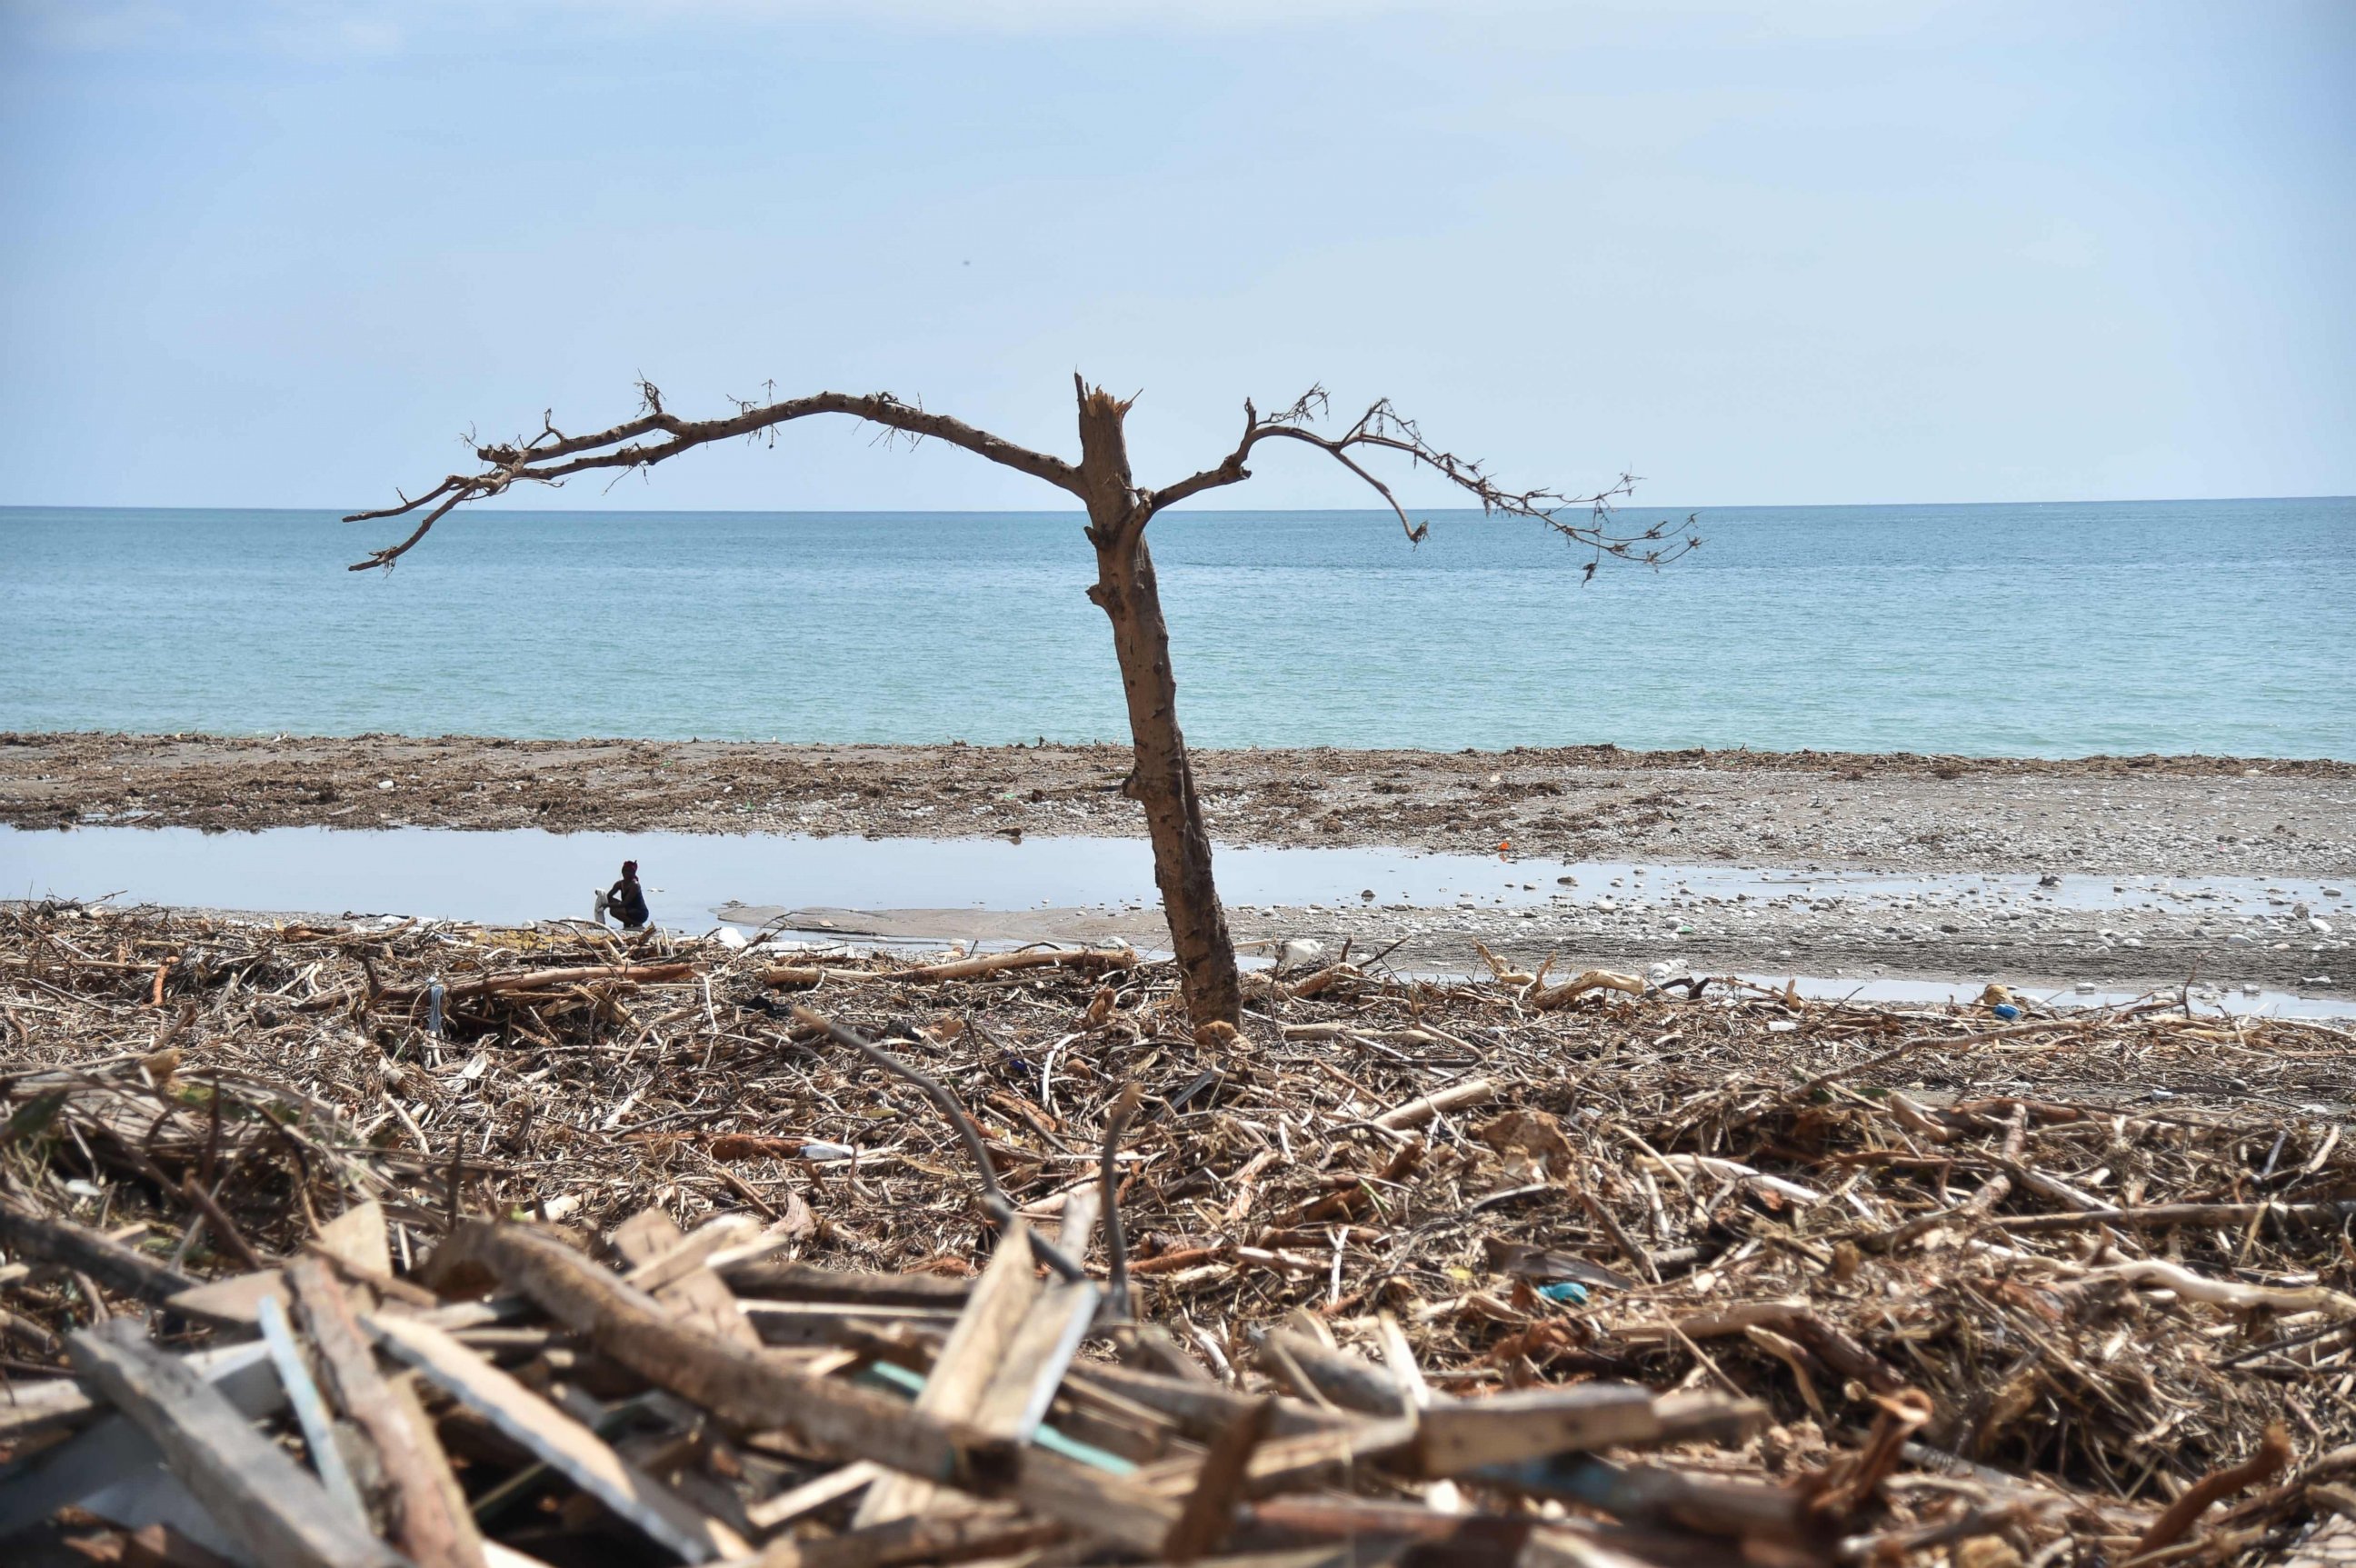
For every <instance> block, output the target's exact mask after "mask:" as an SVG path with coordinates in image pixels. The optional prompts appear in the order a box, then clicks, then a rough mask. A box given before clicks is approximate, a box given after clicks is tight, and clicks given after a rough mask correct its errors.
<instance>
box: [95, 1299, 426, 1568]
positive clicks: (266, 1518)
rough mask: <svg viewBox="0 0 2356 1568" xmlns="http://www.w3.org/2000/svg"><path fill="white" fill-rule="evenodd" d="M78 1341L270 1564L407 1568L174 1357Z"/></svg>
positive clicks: (108, 1388) (174, 1467) (110, 1388)
mask: <svg viewBox="0 0 2356 1568" xmlns="http://www.w3.org/2000/svg"><path fill="white" fill-rule="evenodd" d="M70 1352H71V1354H72V1356H73V1360H74V1365H75V1366H77V1367H78V1368H80V1369H81V1372H82V1375H83V1376H84V1377H86V1378H88V1379H89V1380H90V1381H91V1384H92V1385H93V1386H94V1387H96V1388H97V1389H98V1390H99V1391H100V1392H102V1393H103V1394H104V1395H105V1396H106V1398H107V1399H108V1401H109V1402H112V1404H113V1405H114V1406H115V1407H116V1408H118V1409H119V1410H121V1411H122V1412H123V1413H124V1414H125V1415H127V1416H129V1417H130V1418H131V1419H132V1420H133V1421H134V1422H136V1423H138V1424H139V1426H140V1428H141V1430H143V1431H145V1433H146V1434H147V1435H148V1436H149V1437H150V1438H151V1439H153V1440H154V1442H155V1446H156V1447H157V1448H159V1449H161V1450H162V1451H163V1455H164V1462H165V1464H166V1466H169V1467H170V1469H171V1471H172V1474H173V1475H174V1476H176V1477H178V1478H179V1480H180V1481H181V1483H182V1484H183V1485H185V1486H186V1487H187V1488H188V1490H189V1491H190V1492H191V1493H193V1494H194V1495H195V1496H196V1498H197V1499H198V1501H199V1502H201V1503H203V1504H204V1506H205V1509H206V1511H207V1512H209V1514H210V1515H211V1516H212V1517H213V1519H214V1520H216V1521H217V1522H218V1523H219V1524H220V1526H221V1528H222V1529H223V1530H225V1531H227V1532H228V1533H229V1534H230V1536H231V1537H232V1538H234V1539H235V1540H236V1541H238V1542H239V1544H241V1546H243V1547H244V1548H245V1549H246V1550H247V1551H248V1552H251V1553H252V1557H253V1559H254V1561H255V1562H256V1563H260V1564H261V1565H262V1568H402V1565H403V1559H402V1556H401V1554H400V1553H399V1552H395V1551H393V1550H392V1548H391V1547H389V1546H387V1545H386V1544H385V1543H384V1542H382V1541H379V1540H377V1539H376V1538H375V1537H374V1536H372V1535H369V1534H368V1533H367V1532H366V1531H364V1530H359V1529H357V1528H356V1527H354V1526H353V1524H352V1523H351V1521H350V1520H348V1519H346V1518H345V1517H344V1514H343V1511H342V1510H341V1509H338V1508H337V1506H336V1504H335V1502H334V1501H333V1500H332V1499H331V1498H328V1496H327V1491H326V1490H325V1489H324V1488H323V1487H321V1486H320V1485H319V1483H318V1482H316V1481H315V1480H313V1479H312V1478H311V1477H309V1476H307V1475H305V1474H304V1473H303V1471H302V1469H301V1468H300V1467H299V1466H296V1464H295V1461H294V1460H293V1459H291V1458H289V1457H288V1456H287V1455H286V1453H285V1451H284V1449H281V1448H280V1447H279V1446H278V1445H277V1444H274V1443H272V1442H271V1441H270V1440H269V1439H268V1438H265V1437H264V1436H262V1434H260V1433H259V1432H257V1431H255V1430H254V1429H253V1427H252V1425H250V1424H249V1423H247V1421H246V1418H245V1417H244V1415H243V1414H241V1412H239V1411H238V1409H237V1407H236V1406H235V1405H233V1404H231V1403H230V1402H229V1401H228V1399H227V1398H225V1397H224V1396H223V1395H222V1394H221V1393H220V1391H219V1390H217V1389H215V1388H213V1387H212V1385H211V1384H209V1383H208V1382H206V1381H205V1380H203V1379H202V1378H199V1377H198V1376H197V1374H196V1373H194V1372H192V1371H190V1370H189V1369H187V1368H186V1367H183V1366H182V1365H180V1363H179V1362H178V1361H177V1360H176V1359H173V1358H172V1357H170V1356H167V1355H165V1354H164V1353H163V1352H161V1351H159V1350H156V1349H154V1348H151V1347H149V1346H147V1345H145V1344H140V1343H134V1342H131V1341H127V1340H115V1339H112V1338H110V1337H106V1336H104V1335H102V1334H100V1333H98V1332H96V1331H93V1330H84V1331H83V1332H81V1333H80V1334H76V1335H75V1336H73V1337H72V1339H71V1340H70Z"/></svg>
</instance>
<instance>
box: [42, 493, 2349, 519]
mask: <svg viewBox="0 0 2356 1568" xmlns="http://www.w3.org/2000/svg"><path fill="white" fill-rule="evenodd" d="M2345 500H2356V493H2351V494H2345V495H2343V494H2336V493H2327V494H2321V495H2260V496H2105V497H2100V498H2094V499H2051V500H1978V501H1954V500H1944V501H1906V500H1878V501H1718V502H1702V503H1698V504H1697V503H1692V502H1683V501H1680V502H1662V501H1645V502H1641V503H1639V502H1633V501H1632V502H1626V503H1623V504H1622V505H1619V506H1615V507H1613V508H1612V509H1611V510H1613V511H1615V512H1625V511H1653V510H1662V511H1684V512H1688V513H1694V514H1699V513H1703V512H1708V511H1865V510H1887V509H1891V508H1901V507H1903V508H1918V509H1929V508H1954V509H1964V508H1970V507H1996V506H2017V507H2066V506H2198V505H2202V504H2218V503H2225V502H2235V501H2345ZM463 510H465V511H466V512H471V513H473V514H476V515H478V516H479V515H482V514H484V513H496V514H497V515H498V516H501V517H530V516H534V515H540V514H545V515H550V516H557V515H571V516H578V517H594V516H600V515H605V516H614V517H1066V516H1069V517H1085V516H1087V511H1086V510H1085V509H1082V508H1079V507H1068V508H1066V507H937V506H913V507H910V506H903V507H564V506H470V507H466V508H465V509H463ZM1170 510H1172V511H1173V513H1175V512H1177V511H1179V510H1184V511H1186V512H1188V513H1191V514H1192V515H1194V516H1197V517H1228V516H1257V517H1265V516H1269V515H1270V514H1277V515H1298V516H1312V515H1318V514H1325V513H1343V514H1355V513H1360V512H1363V513H1365V515H1367V516H1370V517H1383V518H1388V517H1392V516H1393V515H1394V514H1393V513H1392V512H1391V511H1390V510H1388V509H1387V508H1384V507H1318V506H1292V507H1186V506H1183V503H1181V505H1180V506H1179V507H1173V508H1172V509H1170ZM1407 510H1408V511H1410V512H1431V513H1434V514H1441V513H1451V512H1453V513H1460V514H1463V515H1467V516H1472V517H1480V516H1483V515H1485V514H1484V513H1483V511H1482V509H1481V508H1479V507H1477V506H1433V507H1416V506H1410V507H1408V509H1407ZM1563 510H1572V508H1569V507H1566V508H1564V509H1563ZM20 511H171V512H229V513H252V512H284V513H287V514H305V515H307V514H316V513H320V512H326V513H329V514H332V516H333V520H334V521H338V522H341V521H346V519H347V515H348V514H347V513H345V511H344V510H343V509H342V508H340V507H327V506H186V505H163V504H157V503H152V502H136V501H134V502H96V501H0V513H5V512H20ZM402 515H406V514H402ZM457 515H459V513H457V512H453V513H452V514H451V516H453V517H455V516H457ZM1157 515H1160V514H1157ZM370 521H392V520H391V519H389V518H378V519H373V520H370ZM445 521H446V520H445Z"/></svg>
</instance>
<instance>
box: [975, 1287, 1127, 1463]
mask: <svg viewBox="0 0 2356 1568" xmlns="http://www.w3.org/2000/svg"><path fill="white" fill-rule="evenodd" d="M1103 1299H1104V1293H1103V1292H1101V1291H1099V1290H1098V1288H1097V1286H1096V1284H1095V1283H1094V1282H1093V1281H1089V1280H1063V1281H1059V1282H1057V1283H1055V1284H1053V1285H1050V1286H1048V1287H1047V1288H1046V1289H1045V1290H1044V1291H1041V1292H1040V1293H1039V1294H1038V1297H1037V1299H1036V1300H1034V1301H1033V1302H1032V1304H1031V1310H1030V1311H1029V1312H1027V1313H1025V1314H1024V1315H1023V1322H1022V1324H1021V1325H1020V1326H1018V1327H1017V1328H1016V1329H1015V1331H1014V1334H1013V1336H1012V1337H1011V1338H1010V1339H1009V1340H1008V1342H1007V1346H1006V1349H1005V1351H1004V1353H1003V1354H1002V1355H1001V1358H1000V1359H999V1363H998V1366H997V1369H995V1370H994V1371H992V1372H991V1378H990V1383H989V1386H988V1387H986V1388H984V1389H983V1390H982V1391H981V1397H980V1400H978V1401H977V1402H975V1404H974V1408H973V1424H974V1426H975V1428H976V1430H978V1431H980V1432H981V1433H982V1434H985V1435H987V1436H991V1437H997V1438H1003V1439H1004V1440H1006V1441H1007V1442H1010V1443H1028V1442H1030V1441H1031V1434H1033V1432H1036V1431H1037V1430H1038V1429H1039V1423H1041V1422H1042V1421H1044V1420H1045V1419H1046V1416H1047V1407H1048V1406H1049V1405H1051V1404H1053V1403H1054V1402H1055V1391H1056V1390H1057V1389H1059V1388H1061V1387H1062V1386H1063V1383H1064V1374H1065V1372H1066V1371H1067V1370H1069V1369H1070V1368H1071V1365H1072V1358H1073V1357H1074V1356H1076V1355H1078V1354H1079V1349H1080V1341H1081V1340H1083V1339H1086V1338H1087V1337H1088V1329H1089V1327H1090V1326H1092V1325H1093V1324H1095V1322H1096V1320H1097V1305H1098V1302H1100V1301H1102V1300H1103Z"/></svg>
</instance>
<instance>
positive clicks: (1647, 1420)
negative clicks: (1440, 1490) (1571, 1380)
mask: <svg viewBox="0 0 2356 1568" xmlns="http://www.w3.org/2000/svg"><path fill="white" fill-rule="evenodd" d="M1419 1423H1420V1426H1421V1432H1420V1434H1419V1437H1418V1438H1417V1442H1416V1450H1417V1458H1418V1461H1419V1465H1420V1466H1421V1468H1422V1470H1423V1473H1424V1474H1425V1475H1427V1476H1461V1475H1462V1474H1464V1473H1465V1472H1466V1471H1468V1470H1475V1469H1479V1468H1480V1467H1481V1466H1484V1465H1511V1464H1514V1463H1515V1462H1516V1461H1519V1460H1523V1459H1539V1458H1544V1457H1545V1456H1547V1455H1550V1454H1569V1453H1591V1452H1593V1451H1594V1450H1596V1449H1598V1448H1609V1447H1611V1446H1612V1445H1613V1444H1633V1443H1654V1442H1658V1441H1659V1440H1660V1437H1661V1434H1662V1432H1663V1424H1662V1422H1661V1418H1660V1416H1659V1414H1658V1413H1656V1412H1655V1410H1654V1408H1653V1394H1652V1391H1651V1390H1649V1389H1644V1388H1639V1387H1637V1386H1636V1385H1634V1384H1633V1383H1581V1384H1579V1385H1578V1386H1576V1387H1573V1388H1567V1389H1523V1390H1519V1391H1514V1392H1508V1393H1501V1394H1493V1395H1491V1396H1490V1397H1488V1398H1487V1399H1479V1400H1462V1401H1457V1400H1451V1401H1447V1402H1434V1403H1432V1404H1430V1405H1428V1406H1426V1407H1425V1408H1424V1409H1423V1410H1422V1411H1420V1412H1419Z"/></svg>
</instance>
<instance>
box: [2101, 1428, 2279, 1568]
mask: <svg viewBox="0 0 2356 1568" xmlns="http://www.w3.org/2000/svg"><path fill="white" fill-rule="evenodd" d="M2289 1463H2290V1434H2289V1433H2287V1432H2286V1431H2284V1430H2283V1426H2282V1423H2280V1422H2276V1423H2274V1424H2273V1425H2271V1426H2269V1427H2267V1428H2266V1431H2265V1436H2264V1437H2262V1438H2260V1439H2259V1440H2258V1451H2257V1452H2256V1453H2255V1454H2253V1455H2250V1456H2249V1457H2248V1458H2247V1459H2244V1461H2242V1463H2240V1464H2238V1465H2233V1466H2227V1467H2226V1468H2224V1469H2222V1470H2212V1471H2211V1472H2210V1473H2209V1474H2208V1475H2206V1476H2203V1477H2201V1478H2200V1479H2199V1480H2197V1481H2195V1482H2193V1483H2192V1485H2191V1486H2190V1487H2186V1488H2185V1492H2184V1495H2183V1496H2182V1497H2180V1498H2177V1499H2176V1500H2175V1501H2174V1502H2172V1503H2170V1504H2169V1506H2168V1511H2167V1512H2166V1513H2164V1514H2161V1515H2160V1516H2159V1518H2158V1519H2157V1520H2153V1521H2152V1526H2151V1528H2150V1529H2149V1530H2145V1531H2144V1532H2143V1539H2142V1540H2141V1541H2136V1548H2135V1551H2134V1552H2133V1553H2132V1555H2134V1556H2136V1557H2141V1556H2143V1555H2144V1554H2145V1553H2146V1552H2157V1551H2158V1550H2159V1549H2160V1548H2161V1547H2163V1546H2169V1545H2172V1544H2174V1543H2175V1542H2176V1541H2178V1540H2179V1539H2180V1538H2181V1537H2182V1536H2183V1534H2184V1532H2185V1531H2187V1530H2190V1529H2191V1528H2192V1527H2193V1525H2194V1524H2196V1523H2197V1522H2199V1520H2200V1518H2201V1515H2202V1514H2203V1513H2205V1512H2207V1511H2208V1509H2209V1505H2210V1504H2211V1503H2213V1502H2215V1501H2216V1500H2217V1499H2218V1498H2229V1497H2232V1496H2233V1494H2234V1493H2235V1492H2238V1491H2240V1490H2241V1489H2242V1488H2243V1487H2254V1486H2256V1485H2257V1484H2258V1483H2259V1482H2260V1481H2263V1480H2265V1479H2266V1478H2267V1477H2271V1476H2272V1475H2274V1474H2275V1472H2276V1471H2277V1470H2280V1469H2281V1468H2282V1467H2283V1466H2286V1465H2287V1464H2289Z"/></svg>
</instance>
